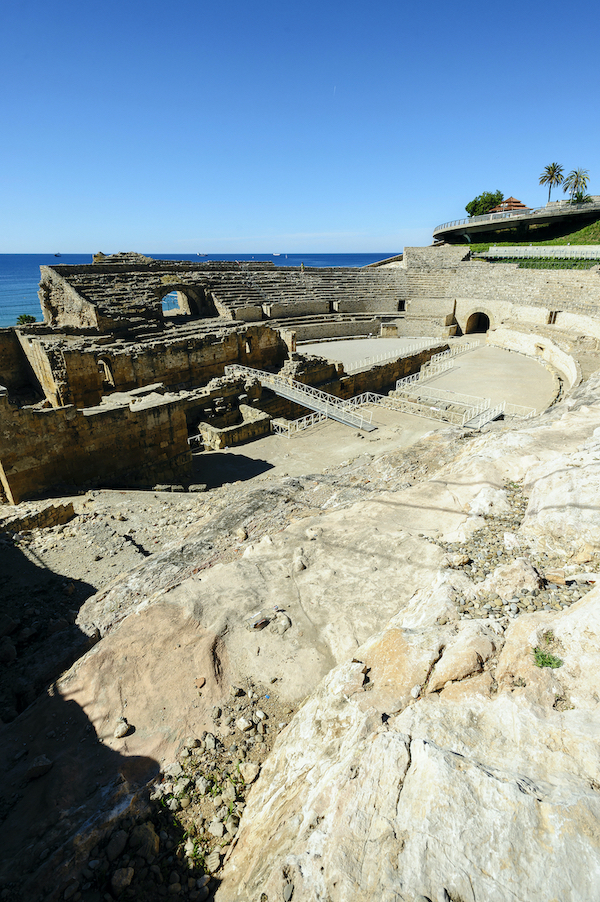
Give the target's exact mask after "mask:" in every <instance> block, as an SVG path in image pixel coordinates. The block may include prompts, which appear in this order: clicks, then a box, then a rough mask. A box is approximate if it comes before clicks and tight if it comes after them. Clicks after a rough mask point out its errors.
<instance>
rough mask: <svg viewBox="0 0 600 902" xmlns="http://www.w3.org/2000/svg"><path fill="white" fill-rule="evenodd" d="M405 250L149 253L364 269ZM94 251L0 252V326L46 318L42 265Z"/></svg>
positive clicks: (74, 260)
mask: <svg viewBox="0 0 600 902" xmlns="http://www.w3.org/2000/svg"><path fill="white" fill-rule="evenodd" d="M400 253H402V250H399V251H389V252H380V253H335V254H323V253H318V252H315V253H309V252H307V253H303V254H290V253H285V252H282V253H273V254H261V253H241V252H239V253H234V254H211V253H206V254H200V253H196V254H193V253H189V252H188V253H187V254H177V253H149V252H145V256H147V257H152V259H154V260H170V261H177V260H181V261H189V262H192V263H203V262H204V263H208V262H210V261H219V260H221V261H224V262H228V261H231V262H235V261H236V260H239V261H240V262H251V261H252V260H254V261H256V262H260V263H268V262H272V263H274V264H275V266H300V265H301V264H304V266H305V267H307V268H310V267H329V266H332V267H344V266H348V267H352V268H360V267H362V266H368V265H369V264H370V263H376V262H377V261H379V260H386V259H388V257H394V256H396V255H397V254H400ZM92 257H93V254H91V253H89V254H68V253H64V254H63V253H61V254H55V253H50V254H0V328H7V327H10V326H15V325H16V322H17V317H18V316H20V315H21V314H29V315H30V316H35V318H36V320H37V322H42V321H43V316H42V311H41V307H40V302H39V299H38V295H37V292H38V287H39V281H40V269H39V268H40V266H59V265H82V264H85V263H91V262H92Z"/></svg>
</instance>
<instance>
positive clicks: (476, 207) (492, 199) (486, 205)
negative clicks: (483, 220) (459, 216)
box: [465, 191, 504, 216]
mask: <svg viewBox="0 0 600 902" xmlns="http://www.w3.org/2000/svg"><path fill="white" fill-rule="evenodd" d="M503 200H504V195H503V193H502V191H494V192H491V191H484V192H483V194H479V195H478V196H477V197H475V198H473V200H472V201H471V202H470V203H468V204H467V206H466V207H465V210H466V211H467V213H468V214H469V216H483V215H484V214H485V213H487V212H488V211H489V210H491V209H492V207H497V206H498V204H499V203H501V202H502V201H503Z"/></svg>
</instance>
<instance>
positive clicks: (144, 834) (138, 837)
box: [129, 821, 160, 862]
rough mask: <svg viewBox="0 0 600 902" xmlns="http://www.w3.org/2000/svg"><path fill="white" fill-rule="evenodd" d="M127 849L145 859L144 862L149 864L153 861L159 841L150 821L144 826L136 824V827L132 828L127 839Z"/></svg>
mask: <svg viewBox="0 0 600 902" xmlns="http://www.w3.org/2000/svg"><path fill="white" fill-rule="evenodd" d="M129 847H130V848H131V849H132V851H134V852H135V853H136V854H137V855H139V856H140V857H141V858H145V859H146V861H149V862H151V861H153V860H154V857H155V856H156V855H158V850H159V848H160V840H159V838H158V836H157V835H156V831H155V829H154V824H153V823H152V822H151V821H147V822H146V823H145V824H138V826H137V827H134V828H133V830H132V831H131V835H130V837H129Z"/></svg>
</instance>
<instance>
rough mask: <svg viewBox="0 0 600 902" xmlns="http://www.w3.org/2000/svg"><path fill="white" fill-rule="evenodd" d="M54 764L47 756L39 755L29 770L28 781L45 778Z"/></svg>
mask: <svg viewBox="0 0 600 902" xmlns="http://www.w3.org/2000/svg"><path fill="white" fill-rule="evenodd" d="M52 764H53V762H52V761H51V760H50V759H49V758H48V757H46V755H38V756H37V758H34V759H33V761H32V762H31V764H30V765H29V767H28V768H27V773H26V777H27V779H28V780H37V778H38V777H43V776H44V774H47V773H48V771H49V770H50V769H51V767H52Z"/></svg>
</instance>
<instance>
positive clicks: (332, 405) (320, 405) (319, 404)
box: [225, 364, 377, 432]
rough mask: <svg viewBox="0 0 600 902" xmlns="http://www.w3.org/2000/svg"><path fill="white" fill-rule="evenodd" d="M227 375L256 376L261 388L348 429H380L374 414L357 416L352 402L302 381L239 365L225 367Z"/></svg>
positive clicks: (367, 430)
mask: <svg viewBox="0 0 600 902" xmlns="http://www.w3.org/2000/svg"><path fill="white" fill-rule="evenodd" d="M225 375H226V376H252V377H253V378H254V379H258V381H259V382H260V384H261V385H264V386H265V387H266V388H270V389H271V390H272V391H274V392H275V394H276V395H279V396H280V397H282V398H287V399H288V401H294V402H295V403H296V404H300V405H301V406H302V407H306V408H307V409H308V410H314V411H315V412H316V413H320V414H323V416H325V417H327V418H328V419H330V420H336V422H338V423H343V424H344V425H345V426H353V427H354V428H355V429H363V430H364V431H365V432H373V431H374V430H375V429H377V426H373V424H372V423H371V419H372V416H373V414H372V413H371V414H369V416H363V415H362V414H360V413H356V411H355V408H354V406H353V405H352V400H349V401H343V400H341V399H340V398H335V397H334V396H333V395H328V394H326V392H323V391H319V390H318V389H317V388H313V387H312V386H311V385H304V384H303V383H302V382H296V381H295V380H294V379H286V378H285V377H284V376H277V375H275V374H274V373H267V372H265V371H264V370H255V369H252V368H251V367H249V366H239V365H238V364H232V365H231V366H226V367H225Z"/></svg>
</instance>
